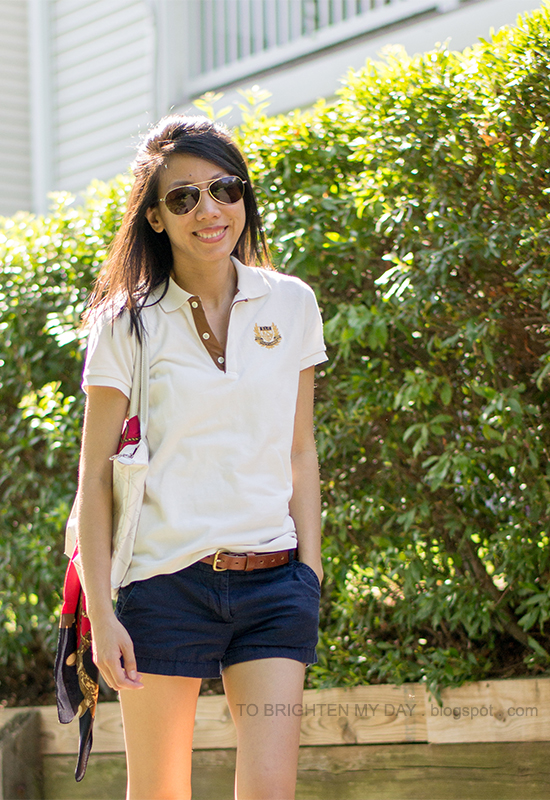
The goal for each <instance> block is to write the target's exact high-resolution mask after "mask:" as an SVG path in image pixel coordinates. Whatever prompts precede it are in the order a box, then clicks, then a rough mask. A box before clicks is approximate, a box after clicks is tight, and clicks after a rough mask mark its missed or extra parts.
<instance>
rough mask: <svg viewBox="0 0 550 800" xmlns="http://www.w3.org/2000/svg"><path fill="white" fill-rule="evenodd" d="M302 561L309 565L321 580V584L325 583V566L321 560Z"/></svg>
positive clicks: (306, 559)
mask: <svg viewBox="0 0 550 800" xmlns="http://www.w3.org/2000/svg"><path fill="white" fill-rule="evenodd" d="M300 561H303V563H304V564H307V565H308V567H310V568H311V569H312V570H313V572H314V573H315V574H316V575H317V577H318V579H319V583H321V584H322V583H323V575H324V572H323V565H322V563H321V559H320V558H313V559H312V558H300Z"/></svg>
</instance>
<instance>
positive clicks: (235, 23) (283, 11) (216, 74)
mask: <svg viewBox="0 0 550 800" xmlns="http://www.w3.org/2000/svg"><path fill="white" fill-rule="evenodd" d="M187 2H188V24H189V31H190V34H191V35H190V36H189V40H190V44H191V47H190V50H189V73H188V74H189V89H190V94H191V95H192V96H197V95H200V94H202V93H203V92H206V91H209V90H211V89H215V88H218V87H221V86H227V85H229V84H231V83H234V82H237V81H239V80H242V79H244V78H246V77H249V76H252V75H254V74H256V73H260V72H263V71H265V70H268V69H272V68H273V67H277V66H280V65H281V64H285V63H288V62H291V61H294V60H295V59H298V58H302V57H304V56H307V55H310V54H311V53H314V52H316V51H318V50H322V49H324V48H328V47H332V46H333V45H336V44H339V43H341V42H345V41H348V40H350V39H354V38H356V37H358V36H362V35H364V34H366V33H369V32H370V31H375V30H377V29H379V28H383V27H385V26H386V25H391V24H393V23H396V22H400V21H403V20H406V19H407V18H411V17H414V16H417V15H419V14H422V13H426V12H429V11H441V12H444V11H449V10H452V9H453V8H457V7H458V6H459V5H460V2H461V0H187Z"/></svg>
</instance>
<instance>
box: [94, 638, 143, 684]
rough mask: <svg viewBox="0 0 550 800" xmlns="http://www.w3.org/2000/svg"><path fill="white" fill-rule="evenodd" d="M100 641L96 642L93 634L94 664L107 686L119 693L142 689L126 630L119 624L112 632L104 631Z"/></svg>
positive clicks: (131, 645)
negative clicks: (122, 690)
mask: <svg viewBox="0 0 550 800" xmlns="http://www.w3.org/2000/svg"><path fill="white" fill-rule="evenodd" d="M98 640H99V641H98ZM98 640H94V637H93V633H92V641H93V642H94V653H93V658H94V662H95V664H96V665H97V667H98V669H99V671H100V672H101V674H102V676H103V678H104V680H105V682H106V684H107V685H108V686H110V688H111V689H114V690H115V691H117V692H118V691H120V690H121V689H142V688H143V684H142V682H141V675H139V673H138V671H137V665H136V657H135V654H134V646H133V644H132V640H131V639H130V636H129V635H128V633H127V631H126V629H125V628H124V627H123V626H122V625H121V624H120V623H118V622H117V624H116V626H114V627H113V628H112V629H111V630H110V631H108V632H107V631H103V632H102V635H100V636H98Z"/></svg>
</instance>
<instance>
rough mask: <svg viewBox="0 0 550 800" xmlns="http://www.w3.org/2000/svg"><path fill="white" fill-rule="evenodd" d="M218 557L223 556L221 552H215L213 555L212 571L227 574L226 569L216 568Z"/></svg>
mask: <svg viewBox="0 0 550 800" xmlns="http://www.w3.org/2000/svg"><path fill="white" fill-rule="evenodd" d="M220 555H225V553H224V552H223V550H216V552H215V554H214V561H213V562H212V569H213V570H214V572H227V567H218V559H219V557H220Z"/></svg>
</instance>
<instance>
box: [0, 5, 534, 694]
mask: <svg viewBox="0 0 550 800" xmlns="http://www.w3.org/2000/svg"><path fill="white" fill-rule="evenodd" d="M549 119H550V7H549V6H548V4H545V5H544V7H543V9H542V10H541V11H540V12H534V13H533V14H531V15H529V16H525V17H523V19H521V20H519V22H518V24H517V26H516V27H514V28H510V29H507V30H505V31H503V32H501V33H499V34H498V35H497V36H496V37H495V38H494V39H493V40H492V41H491V42H484V41H483V42H481V43H480V44H479V45H477V46H476V47H474V48H473V49H471V50H468V51H466V52H465V53H462V54H461V53H450V52H448V51H447V50H445V49H441V50H439V51H436V52H433V53H428V54H425V55H423V56H421V57H415V58H414V59H410V58H409V57H407V56H406V54H404V53H403V52H401V51H399V50H397V49H394V50H392V51H388V52H387V53H386V60H385V61H384V62H383V63H369V64H368V65H367V66H366V68H365V69H364V70H362V71H360V72H358V73H350V74H349V75H348V77H347V80H346V82H345V84H344V85H343V88H342V90H341V92H340V96H339V98H338V100H337V101H336V102H335V103H332V104H330V105H328V104H325V103H320V104H318V105H317V106H316V107H315V108H314V109H313V110H312V111H310V112H307V113H303V114H300V113H295V114H290V115H286V116H281V117H276V118H267V117H265V116H263V112H262V110H261V109H260V110H259V111H258V113H256V114H250V115H249V118H248V119H247V121H246V123H245V124H244V125H243V126H242V127H241V129H240V131H239V133H238V135H239V137H240V139H241V142H242V144H243V147H244V148H245V150H246V152H247V153H248V155H249V157H250V160H251V162H252V166H253V171H254V176H255V180H256V182H257V184H258V186H259V187H260V196H261V198H262V202H263V205H264V213H265V218H266V220H267V224H268V232H269V236H270V240H271V244H272V248H273V253H274V257H275V260H276V262H277V263H278V264H279V265H280V267H281V268H282V269H285V270H287V271H289V272H293V273H295V274H297V275H300V276H302V277H304V278H305V279H306V280H308V281H309V282H310V283H311V284H312V285H313V286H314V287H315V289H316V291H317V294H318V297H319V300H320V304H321V306H322V309H323V313H324V318H325V322H326V337H327V341H328V343H329V346H330V356H331V360H330V362H329V365H328V366H326V367H325V368H324V370H322V371H321V372H320V373H319V380H318V404H317V431H318V443H319V451H320V457H321V469H322V479H323V492H324V494H323V497H324V510H323V516H324V535H325V538H324V554H325V563H326V574H327V579H326V583H325V587H324V595H323V605H322V613H323V621H322V638H321V644H320V648H319V664H318V665H316V666H315V667H313V668H311V670H310V671H309V678H308V681H309V684H310V685H311V686H327V685H333V684H339V685H349V684H354V683H364V682H384V681H388V682H401V681H408V680H426V681H427V682H428V684H429V685H430V686H431V687H437V686H444V685H449V684H457V683H460V682H462V681H464V680H476V679H482V678H487V677H507V676H511V675H519V674H541V673H543V672H547V671H548V670H549V668H550V656H549V655H548V651H549V650H550V622H549V620H550V594H549V591H548V584H549V579H550V558H549V550H548V545H549V538H550V534H549V528H548V521H549V511H550V484H549V479H550V470H549V469H548V452H549V450H550V432H549V429H548V418H549V414H550V409H549V405H548V391H547V387H548V375H549V373H550V342H549V330H550V328H549V324H550V320H549V313H548V309H549V306H550V289H549V288H548V277H549V274H550V146H549V143H548V129H547V121H548V120H549ZM126 188H127V186H126V182H125V180H124V179H119V180H118V181H115V182H114V183H112V184H109V185H108V186H100V185H99V184H97V185H94V186H93V187H92V188H91V190H90V192H89V194H88V195H87V197H86V199H85V201H84V204H83V205H82V206H81V207H79V208H78V209H75V208H74V207H73V206H72V205H71V204H70V200H69V198H67V197H64V196H63V197H61V198H60V199H59V201H58V203H59V204H58V207H57V208H56V209H55V213H54V214H53V215H52V217H51V219H49V220H46V221H43V220H33V219H31V218H29V217H25V216H19V217H16V218H14V219H13V220H6V221H4V224H3V227H2V230H3V232H4V238H5V241H4V243H3V244H2V245H1V247H2V250H3V253H2V260H3V263H4V268H3V273H2V287H1V289H0V292H1V294H0V358H1V359H2V360H3V361H4V362H5V363H4V365H3V366H2V378H1V380H2V386H1V387H0V397H1V401H0V403H1V407H2V409H3V410H2V414H3V419H2V421H1V425H0V430H1V433H0V448H1V449H2V451H3V457H2V466H1V467H0V470H1V472H0V482H1V488H0V491H2V492H3V499H4V502H3V504H2V512H1V513H2V516H1V518H0V520H1V521H0V524H1V526H2V528H1V537H2V538H1V542H0V558H1V559H2V561H3V562H4V563H5V564H6V565H7V566H8V569H7V570H6V569H4V570H2V573H1V576H2V577H0V581H2V585H1V590H2V595H1V597H2V600H1V602H2V605H1V607H0V615H1V617H2V623H3V624H2V627H1V628H0V659H1V661H0V678H1V682H2V686H3V687H4V686H6V687H9V689H8V690H7V691H5V690H4V689H3V691H4V693H5V694H9V693H10V692H11V693H12V694H16V692H17V688H16V682H17V681H18V680H20V677H19V676H20V675H21V673H23V674H24V675H25V676H26V680H27V681H28V682H29V683H31V684H33V685H34V683H36V684H37V685H38V684H39V683H40V682H41V681H46V678H45V677H44V676H45V675H46V674H47V673H46V672H45V670H46V668H49V665H50V663H51V648H52V642H53V635H52V632H51V625H52V624H53V623H54V621H55V616H56V613H57V609H58V603H59V591H58V590H59V586H60V583H61V576H62V571H63V566H64V564H63V558H62V557H61V555H60V553H61V539H62V536H61V528H62V520H63V518H64V516H65V515H66V513H67V508H68V503H69V501H70V498H71V496H72V494H73V491H74V481H75V473H76V457H77V448H78V427H79V424H80V415H81V409H82V400H81V397H80V395H79V393H78V381H79V372H80V369H81V361H82V349H81V348H82V343H81V342H79V340H78V337H77V334H76V333H75V330H76V328H75V326H76V321H77V317H78V314H79V312H80V310H81V308H82V303H83V301H84V297H85V295H86V292H87V291H88V290H89V288H90V286H91V281H92V276H93V274H95V272H96V270H97V265H98V263H99V262H100V261H101V260H102V258H103V255H104V252H105V247H106V245H107V243H108V241H109V239H110V237H111V235H112V231H113V228H114V226H115V225H116V222H117V220H118V219H119V217H120V213H121V210H122V207H123V203H124V192H125V189H126ZM75 397H76V398H77V399H76V400H75V399H74V398H75ZM37 659H38V660H39V663H40V665H43V668H44V669H43V671H42V672H41V671H40V670H38V671H37V667H36V663H37ZM37 691H38V689H37Z"/></svg>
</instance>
